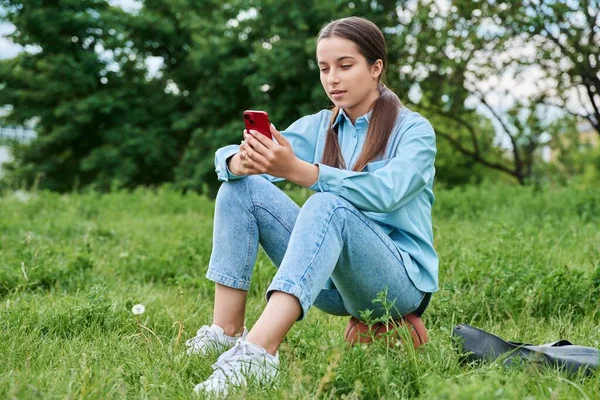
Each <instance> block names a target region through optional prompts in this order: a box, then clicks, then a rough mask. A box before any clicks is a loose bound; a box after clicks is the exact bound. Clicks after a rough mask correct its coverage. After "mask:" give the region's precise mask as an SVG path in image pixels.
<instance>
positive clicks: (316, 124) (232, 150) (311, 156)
mask: <svg viewBox="0 0 600 400" xmlns="http://www.w3.org/2000/svg"><path fill="white" fill-rule="evenodd" d="M325 115H326V111H325V110H323V111H321V112H319V113H316V114H312V115H307V116H305V117H302V118H300V119H299V120H297V121H296V122H294V123H293V124H291V125H290V126H289V127H288V128H287V129H286V130H284V131H281V134H282V135H283V136H284V137H285V138H286V139H287V140H288V141H289V142H290V144H291V145H292V149H293V150H294V154H296V157H298V158H299V159H301V160H303V161H306V162H309V163H313V162H314V161H315V146H316V143H317V139H318V136H319V130H320V127H321V123H322V122H323V118H324V117H325ZM239 151H240V145H237V144H236V145H229V146H225V147H221V148H220V149H218V150H217V151H216V152H215V172H216V173H217V178H218V179H219V180H220V181H225V182H226V181H229V180H232V179H240V178H243V177H244V176H245V175H234V174H233V173H231V171H230V170H229V168H228V167H227V160H228V159H229V158H230V157H232V156H234V155H235V154H237V153H239ZM261 176H262V177H264V178H265V179H268V180H269V181H271V182H275V181H281V180H283V179H282V178H277V177H274V176H271V175H268V174H262V175H261Z"/></svg>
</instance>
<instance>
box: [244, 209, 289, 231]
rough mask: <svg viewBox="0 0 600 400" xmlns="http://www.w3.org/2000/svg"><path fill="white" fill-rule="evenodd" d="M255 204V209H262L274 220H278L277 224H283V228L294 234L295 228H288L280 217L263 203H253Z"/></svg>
mask: <svg viewBox="0 0 600 400" xmlns="http://www.w3.org/2000/svg"><path fill="white" fill-rule="evenodd" d="M253 204H254V208H260V209H262V210H265V211H266V212H268V213H269V214H270V215H271V216H272V217H273V218H274V219H276V220H277V222H279V223H280V224H281V226H283V227H284V228H285V229H286V230H287V231H288V232H289V233H292V230H293V229H294V228H293V227H292V228H290V227H288V226H287V225H286V224H285V223H284V222H283V221H282V220H281V219H279V217H278V216H277V215H276V214H275V213H274V212H273V211H271V210H270V209H268V208H267V207H266V206H264V205H263V204H261V203H253Z"/></svg>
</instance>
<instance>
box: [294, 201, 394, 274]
mask: <svg viewBox="0 0 600 400" xmlns="http://www.w3.org/2000/svg"><path fill="white" fill-rule="evenodd" d="M338 209H345V210H347V211H349V212H350V213H352V214H353V215H354V216H356V217H357V218H358V219H359V220H360V221H361V222H363V223H364V224H365V225H366V226H367V227H368V228H369V229H370V230H371V231H372V232H373V233H374V234H375V235H376V236H377V237H378V238H379V240H381V241H382V242H383V244H384V245H385V246H386V247H387V248H388V250H390V252H391V253H392V254H393V256H394V257H395V258H396V259H397V260H398V261H400V263H401V264H402V265H403V264H404V261H403V260H402V258H400V257H398V255H396V252H395V251H394V249H392V248H390V246H389V245H388V243H386V241H385V240H384V239H383V238H382V237H381V235H380V234H379V232H377V231H376V230H375V229H373V227H372V226H371V225H370V224H369V222H368V221H366V220H365V219H363V218H362V217H361V216H360V215H359V214H357V213H356V212H354V210H352V209H351V208H349V207H348V206H345V205H340V206H336V207H335V208H334V209H333V210H331V212H330V216H329V219H328V220H327V228H326V229H325V232H324V233H323V235H322V236H321V239H320V243H319V245H318V247H317V250H316V251H315V254H314V256H313V258H312V259H311V260H310V263H309V264H308V266H307V267H306V270H305V271H304V274H302V276H301V277H300V280H299V282H300V283H302V282H303V281H304V278H305V277H306V275H307V274H308V273H309V272H310V271H311V270H312V266H313V263H314V261H315V259H316V258H317V254H318V253H319V251H320V250H321V246H322V245H323V241H324V240H325V236H326V235H327V232H328V231H329V225H330V224H331V219H332V218H333V215H334V214H335V212H336V211H337V210H338ZM395 250H397V249H395Z"/></svg>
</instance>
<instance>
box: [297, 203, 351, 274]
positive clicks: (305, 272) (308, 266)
mask: <svg viewBox="0 0 600 400" xmlns="http://www.w3.org/2000/svg"><path fill="white" fill-rule="evenodd" d="M338 208H343V206H336V207H335V208H334V209H333V210H331V212H330V215H329V219H328V220H327V224H326V225H325V231H324V232H323V235H322V236H321V239H320V242H319V243H318V246H317V250H316V251H315V254H314V255H313V258H312V259H311V260H310V262H309V263H308V265H307V266H306V270H305V271H304V273H303V274H302V276H301V277H300V280H299V282H300V283H302V282H303V281H304V278H305V277H306V275H307V274H308V273H309V272H310V271H311V270H312V266H313V264H314V262H315V259H316V258H317V254H319V251H321V247H322V246H323V241H324V240H325V236H327V232H328V231H329V225H331V219H332V218H333V215H334V214H335V210H337V209H338Z"/></svg>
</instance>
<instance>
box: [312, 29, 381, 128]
mask: <svg viewBox="0 0 600 400" xmlns="http://www.w3.org/2000/svg"><path fill="white" fill-rule="evenodd" d="M317 63H318V64H319V69H320V70H321V84H322V85H323V89H325V92H326V93H327V96H329V98H330V99H331V101H332V102H333V104H335V105H336V106H337V107H340V108H343V109H344V111H345V112H346V114H348V116H349V117H350V118H351V119H352V120H353V121H354V120H355V119H356V118H358V117H359V116H361V115H364V114H366V113H367V112H368V110H369V107H370V106H371V103H372V102H373V101H374V100H375V99H377V97H379V90H378V83H379V76H380V75H381V72H382V71H383V62H382V61H381V60H377V61H376V62H375V63H374V64H373V65H369V64H368V63H367V59H366V58H365V57H364V56H363V55H362V54H360V52H359V51H358V46H357V45H356V43H354V42H352V41H351V40H348V39H343V38H340V37H336V36H332V37H329V38H325V39H321V40H320V41H319V43H318V44H317Z"/></svg>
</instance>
